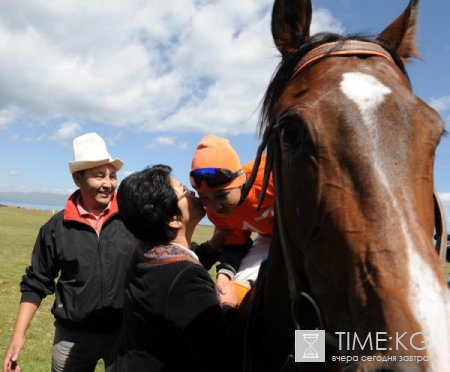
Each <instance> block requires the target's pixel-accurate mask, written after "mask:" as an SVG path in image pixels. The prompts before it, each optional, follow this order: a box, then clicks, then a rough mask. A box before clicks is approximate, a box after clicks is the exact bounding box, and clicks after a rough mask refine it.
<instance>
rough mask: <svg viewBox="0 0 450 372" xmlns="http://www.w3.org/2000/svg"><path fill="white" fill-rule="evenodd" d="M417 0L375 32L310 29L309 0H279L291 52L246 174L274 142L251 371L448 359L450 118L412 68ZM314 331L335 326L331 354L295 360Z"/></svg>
mask: <svg viewBox="0 0 450 372" xmlns="http://www.w3.org/2000/svg"><path fill="white" fill-rule="evenodd" d="M418 3H419V1H418V0H410V1H409V4H408V6H407V7H406V9H405V10H404V12H403V13H402V14H401V15H400V16H399V17H398V18H396V19H395V20H394V21H393V22H392V23H391V24H389V25H388V26H387V27H386V28H385V29H384V30H383V31H382V32H381V33H380V34H379V35H377V36H373V37H368V36H362V35H359V34H358V35H347V36H342V35H337V34H331V33H319V34H316V35H310V31H309V29H310V24H311V16H312V6H311V1H310V0H275V2H274V5H273V10H272V23H271V28H272V35H273V39H274V42H275V45H276V47H277V49H278V50H279V52H280V53H281V62H280V64H279V66H278V68H277V70H276V71H275V73H274V75H273V77H272V80H271V82H270V84H269V86H268V88H267V91H266V93H265V96H264V99H263V103H262V111H261V120H260V136H261V142H260V145H259V148H258V152H257V157H256V162H255V168H254V172H253V174H252V176H251V177H250V179H249V182H248V185H247V186H249V185H251V183H252V182H253V180H254V176H255V174H256V171H257V169H258V166H259V163H260V159H261V156H262V154H263V153H264V152H266V156H267V160H266V169H265V171H266V172H265V177H264V179H265V184H266V185H267V182H268V180H269V177H273V179H274V184H275V193H276V204H275V226H274V233H273V239H272V245H271V247H270V252H269V257H268V259H267V261H266V263H265V269H264V270H261V274H260V277H258V280H257V283H256V285H255V288H256V290H255V291H252V292H251V294H250V297H248V298H247V299H246V303H247V305H248V306H250V308H251V310H250V315H249V316H248V317H249V320H248V324H247V338H246V341H245V355H246V361H245V371H246V372H248V371H252V372H263V371H268V372H277V371H280V370H283V371H284V370H294V369H295V368H297V367H298V366H300V367H301V370H302V371H309V370H317V371H327V370H346V371H350V370H352V371H353V370H354V371H361V370H364V371H366V370H367V371H387V370H389V371H391V370H392V371H449V370H450V295H449V290H448V288H447V284H446V279H445V276H444V270H443V266H442V263H441V261H440V260H439V257H438V255H437V254H436V252H435V247H434V246H433V234H434V232H435V224H437V220H438V219H439V213H437V214H436V209H435V203H434V202H433V192H434V184H433V164H434V156H435V151H436V148H437V146H438V144H439V142H440V139H441V137H442V136H443V134H444V133H445V128H444V123H443V121H442V119H441V118H440V116H439V114H438V113H437V112H436V111H435V110H433V109H432V108H431V107H430V106H428V105H427V104H426V103H425V102H424V101H423V100H421V99H420V98H419V97H417V96H416V95H414V93H413V91H412V88H411V83H410V80H409V78H408V75H407V73H406V70H405V64H406V63H407V62H408V61H409V60H410V59H411V58H413V57H419V50H418V48H417V46H416V41H415V37H416V30H417V14H418V5H419V4H418ZM248 189H249V188H247V189H244V195H245V192H246V190H248ZM262 195H263V194H262ZM262 198H263V196H262ZM436 230H437V229H436ZM439 239H441V237H440V238H439ZM263 273H264V274H265V275H262V274H263ZM305 329H311V330H315V329H319V330H323V331H324V332H325V339H326V358H325V362H324V363H290V362H289V361H290V360H291V361H292V358H293V348H294V346H295V345H296V344H294V336H295V330H305ZM295 358H297V354H295ZM283 366H284V367H283ZM283 368H284V369H283ZM289 368H291V369H289Z"/></svg>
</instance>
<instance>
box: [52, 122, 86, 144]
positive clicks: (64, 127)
mask: <svg viewBox="0 0 450 372" xmlns="http://www.w3.org/2000/svg"><path fill="white" fill-rule="evenodd" d="M80 130H81V125H80V124H78V123H76V122H73V121H68V122H65V123H63V124H61V125H60V126H59V128H58V130H57V131H56V132H55V134H54V135H53V137H52V138H53V139H54V140H55V141H58V142H62V143H65V142H67V141H69V140H71V139H73V138H74V137H76V136H77V134H78V133H79V132H80Z"/></svg>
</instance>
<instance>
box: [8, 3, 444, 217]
mask: <svg viewBox="0 0 450 372" xmlns="http://www.w3.org/2000/svg"><path fill="white" fill-rule="evenodd" d="M407 3H408V1H407V0H379V1H369V0H317V1H313V21H312V22H313V23H312V33H315V32H319V31H332V32H337V33H341V34H345V33H355V32H363V33H369V34H378V33H379V32H381V31H382V30H383V29H384V28H385V27H386V26H387V25H388V24H389V23H390V22H392V21H393V20H394V19H395V18H396V17H397V16H398V15H400V14H401V12H402V11H403V10H404V8H405V7H406V6H407ZM272 5H273V2H272V1H269V0H226V1H218V0H166V1H160V0H145V1H144V0H108V1H103V0H89V1H79V0H1V2H0V191H23V192H30V191H41V192H56V193H61V194H67V193H70V192H72V191H73V190H74V189H75V186H74V184H73V181H72V179H71V176H70V173H69V170H68V161H69V160H72V158H73V153H72V140H73V138H74V137H76V136H78V135H81V134H84V133H87V132H97V133H99V134H100V135H101V136H102V137H103V138H104V139H105V140H106V142H107V144H108V148H109V151H110V153H111V155H112V156H113V157H118V158H120V159H122V160H123V161H124V163H125V166H124V167H123V169H122V170H121V171H120V173H119V178H121V179H123V178H124V177H125V176H127V175H128V174H130V173H131V172H133V171H137V170H141V169H143V168H144V167H146V166H148V165H151V164H160V163H163V164H169V165H171V166H172V168H173V170H174V176H175V177H177V178H178V179H179V180H180V181H181V182H184V183H188V173H189V170H190V163H191V158H192V155H193V153H194V151H195V148H196V145H197V143H198V142H199V141H200V139H201V138H202V137H203V136H204V135H206V134H208V133H214V134H217V135H221V136H224V137H227V138H228V139H229V140H230V142H231V144H232V145H233V147H234V148H235V149H236V151H237V153H238V154H239V156H240V158H241V161H242V162H243V163H244V162H247V161H250V160H252V159H253V158H254V157H255V154H256V149H257V146H258V142H259V138H258V135H257V129H256V128H257V120H258V115H259V108H260V102H261V99H262V96H263V94H264V92H265V90H266V87H267V85H268V83H269V81H270V78H271V76H272V73H273V72H274V70H275V68H276V66H277V64H278V62H279V60H280V56H279V53H278V51H277V50H276V48H275V47H274V44H273V41H272V36H271V34H270V13H271V9H272ZM449 14H450V1H448V0H433V1H422V2H421V6H420V10H419V31H418V35H417V42H418V45H419V49H420V51H421V54H422V59H421V60H414V61H413V62H412V63H410V64H409V65H408V67H407V70H408V73H409V75H410V79H411V81H412V84H413V88H414V91H415V93H416V94H417V95H418V96H419V97H421V98H422V99H423V100H424V101H426V102H427V103H428V104H430V105H431V106H432V107H434V108H435V109H436V110H437V111H438V112H439V113H440V115H441V116H442V118H443V119H444V121H445V122H446V125H447V127H448V125H449V124H450V36H449V35H450V24H449V22H448V15H449ZM449 165H450V136H447V137H445V138H443V139H442V141H441V144H440V145H439V147H438V151H437V156H436V162H435V186H436V189H437V190H438V192H439V193H440V195H441V198H442V200H443V202H444V205H445V207H446V210H447V214H448V215H449V216H450V214H449V213H450V174H449V172H448V170H449V169H450V168H449Z"/></svg>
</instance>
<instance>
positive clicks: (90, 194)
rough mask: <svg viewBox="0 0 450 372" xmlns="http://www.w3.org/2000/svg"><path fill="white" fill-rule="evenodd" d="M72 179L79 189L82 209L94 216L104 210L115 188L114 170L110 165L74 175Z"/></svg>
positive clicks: (115, 177)
mask: <svg viewBox="0 0 450 372" xmlns="http://www.w3.org/2000/svg"><path fill="white" fill-rule="evenodd" d="M73 179H74V181H75V184H76V185H77V186H78V187H79V188H80V192H81V199H82V205H83V207H84V208H85V209H86V210H87V211H88V212H90V213H94V214H95V213H97V214H98V213H100V212H101V211H103V210H104V209H105V208H106V206H107V205H108V203H109V202H110V201H111V198H112V196H113V195H114V191H115V190H116V187H117V176H116V169H115V168H114V167H113V166H112V165H110V164H105V165H100V166H98V167H95V168H91V169H86V170H85V171H82V172H77V173H74V174H73Z"/></svg>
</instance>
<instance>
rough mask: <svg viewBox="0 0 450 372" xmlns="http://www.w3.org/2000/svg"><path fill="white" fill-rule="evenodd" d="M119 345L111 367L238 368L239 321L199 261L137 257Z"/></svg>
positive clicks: (132, 370)
mask: <svg viewBox="0 0 450 372" xmlns="http://www.w3.org/2000/svg"><path fill="white" fill-rule="evenodd" d="M119 349H120V350H119V352H118V356H117V359H116V362H115V364H114V367H113V371H116V372H142V371H151V372H158V371H160V372H162V371H163V372H181V371H183V372H209V371H216V372H222V371H223V372H225V371H226V372H230V371H233V372H237V371H240V370H241V349H242V329H241V322H240V319H239V316H238V314H237V312H236V310H235V309H233V308H227V309H226V310H223V309H222V308H221V306H220V304H219V299H218V296H217V293H216V289H215V286H214V283H213V282H212V280H211V278H210V276H209V274H208V272H207V271H206V270H205V269H204V268H203V267H202V266H200V265H198V264H195V263H192V262H189V261H181V262H172V263H165V264H160V265H149V264H147V263H142V262H139V260H138V259H136V262H135V264H133V265H132V267H131V269H130V274H129V278H128V280H127V285H126V290H125V304H124V323H123V326H122V335H121V342H120V343H119Z"/></svg>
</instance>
